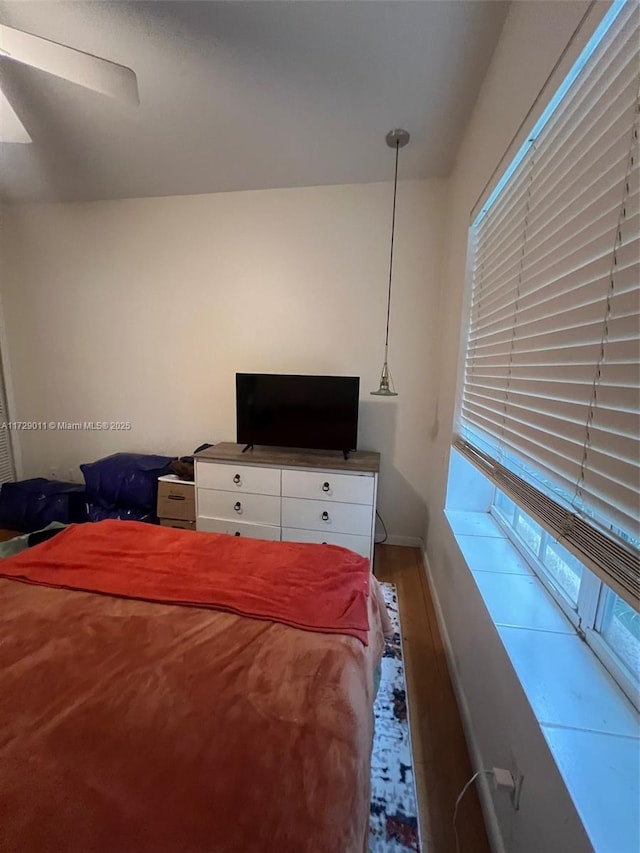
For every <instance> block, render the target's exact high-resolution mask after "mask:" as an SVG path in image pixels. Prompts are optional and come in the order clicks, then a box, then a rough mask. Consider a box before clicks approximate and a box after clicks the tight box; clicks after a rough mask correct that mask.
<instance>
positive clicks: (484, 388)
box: [454, 0, 640, 704]
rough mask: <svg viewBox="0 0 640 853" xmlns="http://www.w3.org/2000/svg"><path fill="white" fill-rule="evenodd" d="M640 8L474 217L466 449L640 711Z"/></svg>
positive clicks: (615, 24)
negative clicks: (639, 51) (639, 139)
mask: <svg viewBox="0 0 640 853" xmlns="http://www.w3.org/2000/svg"><path fill="white" fill-rule="evenodd" d="M638 44H640V7H638V5H637V4H635V3H633V2H625V0H616V2H614V3H613V5H612V6H611V7H610V9H609V11H608V12H607V14H606V15H605V17H604V18H603V21H602V23H601V24H600V26H599V27H598V29H597V30H596V32H595V33H594V36H593V38H592V39H591V40H590V42H589V44H588V45H587V46H586V48H585V49H584V51H583V52H582V54H581V56H580V57H579V59H578V60H577V62H576V63H575V65H574V66H573V68H572V69H571V71H570V73H569V75H568V77H567V79H566V80H565V81H564V83H563V84H562V86H561V87H560V89H559V90H558V92H557V93H556V94H555V95H554V97H553V98H551V100H550V102H549V105H548V106H547V108H546V109H545V111H544V112H543V114H542V116H541V118H540V119H539V121H538V122H537V123H536V125H535V126H534V127H533V128H532V130H531V133H530V135H529V138H528V140H527V142H526V143H525V145H524V146H523V147H522V148H521V150H520V151H519V152H518V154H517V155H516V157H515V158H514V160H513V162H512V163H511V164H510V166H509V167H508V168H507V169H506V171H505V173H504V175H503V176H502V178H501V179H500V180H499V181H498V183H497V185H496V186H495V188H494V189H493V190H492V191H491V192H490V193H489V194H488V195H487V198H486V199H484V200H480V202H479V204H478V206H477V208H476V210H475V211H474V212H473V214H472V225H471V228H470V234H469V252H470V255H469V259H470V264H469V270H470V278H471V302H470V308H469V318H468V329H467V336H466V342H465V343H466V346H465V360H464V378H463V384H462V393H461V400H460V406H459V412H458V421H457V426H456V434H455V437H454V445H455V447H456V448H457V449H458V450H459V451H460V452H461V453H462V454H463V455H464V456H465V457H466V458H467V459H468V460H470V461H471V462H473V463H474V464H475V465H476V467H477V468H479V469H480V471H481V472H482V473H484V475H485V476H486V477H487V478H489V479H490V480H491V481H492V482H493V484H494V485H495V486H496V492H495V499H494V502H493V506H492V510H491V511H492V513H493V514H494V515H495V516H496V517H497V518H498V519H499V520H500V522H501V524H502V525H503V527H504V528H505V530H506V531H507V534H508V536H509V537H510V538H511V539H512V541H513V542H514V544H516V546H517V547H518V548H519V549H520V551H521V552H522V553H523V554H524V555H525V557H526V558H527V560H528V561H529V563H530V564H531V566H532V567H533V568H534V571H536V573H537V574H538V575H539V577H540V578H541V579H542V581H543V582H544V583H545V585H546V586H547V588H548V589H549V590H550V591H551V593H552V594H553V595H554V597H555V598H556V600H557V602H558V603H559V604H560V606H561V607H562V608H563V610H564V612H565V614H566V615H567V616H568V618H569V619H570V620H571V621H572V622H573V624H574V625H575V626H576V630H577V631H578V633H579V634H580V636H581V637H583V638H584V639H585V641H586V642H588V643H589V644H590V645H591V647H592V648H593V650H594V651H595V653H596V654H597V655H598V656H599V657H600V659H601V660H602V661H603V663H605V665H606V666H607V667H608V669H609V670H610V672H611V673H612V674H613V676H614V677H615V678H616V680H618V682H619V683H620V685H621V686H622V687H623V689H624V690H625V692H626V693H627V695H628V696H629V697H630V698H631V699H632V701H634V702H635V703H636V704H637V703H638V686H639V674H640V615H639V613H638V604H639V599H640V522H639V518H638V516H639V499H638V483H639V482H640V405H639V404H640V269H639V263H638V259H639V257H640V154H639V152H638V130H639V124H640V93H639V90H638V59H639V57H638Z"/></svg>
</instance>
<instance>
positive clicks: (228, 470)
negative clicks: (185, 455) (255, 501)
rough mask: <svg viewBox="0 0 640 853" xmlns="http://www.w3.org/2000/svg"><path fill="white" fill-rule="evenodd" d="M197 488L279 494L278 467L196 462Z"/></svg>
mask: <svg viewBox="0 0 640 853" xmlns="http://www.w3.org/2000/svg"><path fill="white" fill-rule="evenodd" d="M196 485H197V486H198V488H199V489H222V490H224V491H226V492H241V493H245V492H251V493H253V494H256V495H279V494H280V470H279V469H278V468H254V467H252V466H251V465H226V464H222V463H220V462H199V461H198V462H196Z"/></svg>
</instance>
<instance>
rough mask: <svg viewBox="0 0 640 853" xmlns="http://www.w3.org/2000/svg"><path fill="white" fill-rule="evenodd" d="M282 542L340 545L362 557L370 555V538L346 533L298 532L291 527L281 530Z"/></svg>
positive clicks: (323, 531) (324, 531)
mask: <svg viewBox="0 0 640 853" xmlns="http://www.w3.org/2000/svg"><path fill="white" fill-rule="evenodd" d="M282 541H283V542H316V543H318V544H319V545H341V546H342V547H343V548H349V550H351V551H355V552H356V553H357V554H362V556H363V557H368V556H369V554H370V553H371V537H370V536H352V535H350V534H348V533H328V532H327V531H326V530H299V529H296V528H293V527H283V528H282Z"/></svg>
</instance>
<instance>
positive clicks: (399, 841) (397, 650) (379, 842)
mask: <svg viewBox="0 0 640 853" xmlns="http://www.w3.org/2000/svg"><path fill="white" fill-rule="evenodd" d="M380 586H381V587H382V592H383V594H384V600H385V602H386V604H387V610H388V611H389V616H390V617H391V621H392V623H393V626H394V634H393V639H391V640H387V642H386V647H385V651H384V657H383V658H382V676H381V679H380V687H379V689H378V695H377V698H376V702H375V705H374V715H375V721H376V722H375V734H374V737H373V756H372V758H371V821H370V829H369V853H407V851H413V853H419V851H420V840H419V836H418V807H417V802H416V791H415V781H414V775H413V758H412V755H411V739H410V735H409V720H408V718H407V701H406V690H407V688H406V683H405V678H404V663H403V661H402V643H401V638H400V614H399V612H398V596H397V594H396V588H395V585H394V584H391V583H381V584H380Z"/></svg>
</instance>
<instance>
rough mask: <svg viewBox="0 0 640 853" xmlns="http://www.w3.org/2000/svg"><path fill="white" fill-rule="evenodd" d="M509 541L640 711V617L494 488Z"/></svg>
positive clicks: (497, 511)
mask: <svg viewBox="0 0 640 853" xmlns="http://www.w3.org/2000/svg"><path fill="white" fill-rule="evenodd" d="M491 513H492V515H493V516H494V517H495V518H496V519H497V520H498V521H499V522H500V524H501V526H502V528H503V529H504V530H505V532H506V534H507V536H508V537H509V538H510V539H511V541H512V542H513V543H514V545H515V546H516V547H517V548H518V550H519V551H520V552H521V553H522V554H523V555H524V556H525V558H526V559H527V561H528V563H529V565H530V566H531V568H532V569H533V570H534V572H535V573H536V574H537V575H538V577H539V578H540V579H541V580H542V582H543V583H544V585H545V586H546V587H547V589H548V590H549V592H550V593H551V594H552V595H553V596H554V598H555V599H556V601H557V603H558V604H559V605H560V607H561V608H562V609H563V611H564V613H565V615H566V616H567V617H568V618H569V620H570V621H571V622H572V623H573V624H574V625H575V627H576V629H577V631H578V633H579V634H580V636H581V637H583V639H584V640H585V641H586V642H587V643H588V644H589V645H590V646H591V647H592V649H593V651H594V652H595V653H596V654H597V655H598V657H599V658H600V660H601V661H602V663H603V664H604V665H605V666H606V667H607V669H608V670H609V672H610V673H611V674H612V675H613V677H614V678H615V680H616V681H617V682H618V684H619V686H620V687H621V688H622V690H623V691H624V692H625V693H626V694H627V696H628V698H629V699H630V700H631V701H632V702H633V704H634V705H635V706H636V707H637V708H639V709H640V614H638V612H637V610H634V609H633V608H632V607H630V606H629V605H628V604H627V603H626V602H625V601H624V600H623V599H622V598H620V596H619V595H616V594H615V593H614V592H613V591H612V590H610V589H608V588H607V587H606V585H605V584H603V583H602V581H601V580H599V578H597V577H596V575H594V574H593V572H590V571H589V570H588V569H587V568H586V567H585V566H584V565H582V563H580V561H579V560H578V559H577V558H576V557H574V556H573V554H571V553H570V552H569V551H567V549H566V548H564V547H563V546H562V545H560V544H559V543H558V542H557V541H555V540H554V539H553V537H552V536H550V535H549V533H547V531H546V530H544V529H543V528H542V527H541V526H540V525H539V524H538V523H537V522H536V521H534V519H532V518H531V517H530V516H528V515H527V514H526V513H525V512H524V511H523V510H522V509H520V507H518V506H517V504H516V503H514V501H512V500H510V498H508V497H507V495H505V494H504V493H503V492H501V491H500V490H499V489H496V492H495V498H494V501H493V505H492V507H491Z"/></svg>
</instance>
